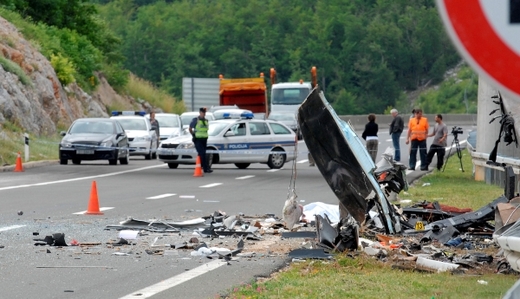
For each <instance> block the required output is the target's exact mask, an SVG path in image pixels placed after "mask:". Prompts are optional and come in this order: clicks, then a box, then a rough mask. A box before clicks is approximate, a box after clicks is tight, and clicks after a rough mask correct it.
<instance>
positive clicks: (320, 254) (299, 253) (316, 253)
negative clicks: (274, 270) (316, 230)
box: [289, 249, 332, 259]
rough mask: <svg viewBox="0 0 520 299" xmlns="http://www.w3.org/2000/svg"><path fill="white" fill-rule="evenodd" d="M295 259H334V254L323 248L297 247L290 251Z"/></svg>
mask: <svg viewBox="0 0 520 299" xmlns="http://www.w3.org/2000/svg"><path fill="white" fill-rule="evenodd" d="M289 257H290V258H293V259H332V255H331V254H328V253H326V252H325V250H323V249H295V250H292V251H291V252H289Z"/></svg>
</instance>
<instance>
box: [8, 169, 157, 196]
mask: <svg viewBox="0 0 520 299" xmlns="http://www.w3.org/2000/svg"><path fill="white" fill-rule="evenodd" d="M165 165H166V164H160V165H152V166H146V167H141V168H136V169H130V170H125V171H118V172H112V173H106V174H100V175H93V176H86V177H81V178H74V179H67V180H58V181H50V182H43V183H37V184H29V185H17V186H9V187H2V188H0V191H2V190H10V189H19V188H26V187H35V186H46V185H52V184H61V183H68V182H75V181H83V180H91V179H95V178H103V177H109V176H115V175H120V174H125V173H130V172H137V171H141V170H145V169H150V168H159V167H165Z"/></svg>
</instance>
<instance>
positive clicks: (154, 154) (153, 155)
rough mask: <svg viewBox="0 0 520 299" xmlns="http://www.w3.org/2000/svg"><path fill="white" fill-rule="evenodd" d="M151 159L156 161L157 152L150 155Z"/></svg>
mask: <svg viewBox="0 0 520 299" xmlns="http://www.w3.org/2000/svg"><path fill="white" fill-rule="evenodd" d="M152 159H153V160H155V159H157V152H154V153H153V154H152Z"/></svg>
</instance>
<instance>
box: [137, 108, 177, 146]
mask: <svg viewBox="0 0 520 299" xmlns="http://www.w3.org/2000/svg"><path fill="white" fill-rule="evenodd" d="M145 117H146V118H148V119H150V114H146V115H145ZM155 119H156V120H157V121H158V122H159V135H160V136H159V138H160V139H161V141H162V140H166V139H168V138H172V137H178V136H181V134H182V123H181V117H180V116H179V115H178V114H175V113H155Z"/></svg>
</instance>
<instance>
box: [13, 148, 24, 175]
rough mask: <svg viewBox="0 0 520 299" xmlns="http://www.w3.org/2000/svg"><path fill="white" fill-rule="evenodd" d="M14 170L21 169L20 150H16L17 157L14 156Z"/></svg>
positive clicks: (19, 170) (18, 170)
mask: <svg viewBox="0 0 520 299" xmlns="http://www.w3.org/2000/svg"><path fill="white" fill-rule="evenodd" d="M14 171H15V172H21V171H23V166H22V157H20V152H18V157H16V166H15V167H14Z"/></svg>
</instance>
